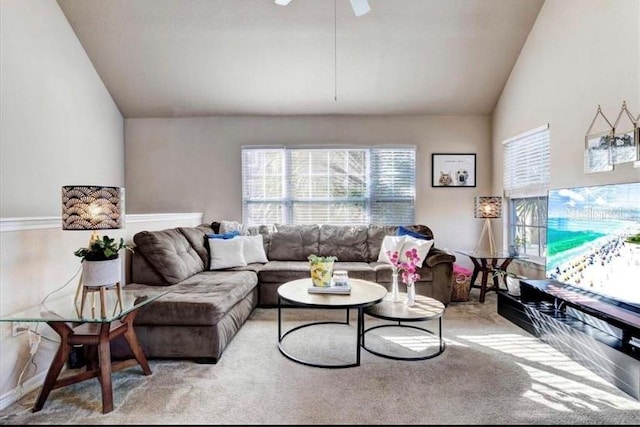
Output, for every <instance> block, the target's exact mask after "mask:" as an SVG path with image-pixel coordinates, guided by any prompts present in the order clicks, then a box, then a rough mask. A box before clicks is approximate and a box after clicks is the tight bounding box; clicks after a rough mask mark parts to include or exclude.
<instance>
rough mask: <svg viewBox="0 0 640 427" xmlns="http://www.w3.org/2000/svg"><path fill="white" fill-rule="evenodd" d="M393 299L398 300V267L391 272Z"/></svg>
mask: <svg viewBox="0 0 640 427" xmlns="http://www.w3.org/2000/svg"><path fill="white" fill-rule="evenodd" d="M391 299H392V300H393V302H398V300H399V298H398V269H397V268H394V269H393V272H392V273H391Z"/></svg>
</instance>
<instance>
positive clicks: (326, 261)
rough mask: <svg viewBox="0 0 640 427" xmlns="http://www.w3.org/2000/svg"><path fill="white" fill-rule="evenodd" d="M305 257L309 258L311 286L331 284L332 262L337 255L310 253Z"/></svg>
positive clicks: (335, 259)
mask: <svg viewBox="0 0 640 427" xmlns="http://www.w3.org/2000/svg"><path fill="white" fill-rule="evenodd" d="M307 259H308V260H309V270H310V271H311V281H312V282H313V286H320V287H327V286H331V276H332V275H333V263H334V262H335V261H337V260H338V257H335V256H318V255H315V254H311V255H309V256H308V257H307Z"/></svg>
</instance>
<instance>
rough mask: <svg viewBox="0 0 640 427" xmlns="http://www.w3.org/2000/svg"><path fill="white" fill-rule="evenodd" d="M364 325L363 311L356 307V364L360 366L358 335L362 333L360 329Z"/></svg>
mask: <svg viewBox="0 0 640 427" xmlns="http://www.w3.org/2000/svg"><path fill="white" fill-rule="evenodd" d="M363 326H364V311H363V309H362V308H361V307H359V308H358V325H357V328H356V366H360V336H361V335H364V334H363V332H362V330H363V329H364V328H363Z"/></svg>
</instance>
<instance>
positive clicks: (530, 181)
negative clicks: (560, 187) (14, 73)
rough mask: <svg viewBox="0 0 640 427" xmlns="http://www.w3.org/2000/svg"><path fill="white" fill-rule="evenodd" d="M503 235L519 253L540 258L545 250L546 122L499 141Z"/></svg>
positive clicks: (547, 161) (547, 134)
mask: <svg viewBox="0 0 640 427" xmlns="http://www.w3.org/2000/svg"><path fill="white" fill-rule="evenodd" d="M503 144H504V145H503V154H504V157H503V161H504V163H503V164H504V175H503V186H504V196H505V198H506V200H507V236H508V237H507V238H508V244H509V245H513V246H514V247H515V248H516V249H517V250H518V251H519V253H520V254H521V255H527V256H529V257H530V258H531V260H533V261H544V257H545V255H546V250H547V229H546V227H547V192H548V190H549V169H550V168H549V126H548V125H545V126H542V127H540V128H537V129H533V130H531V131H529V132H526V133H523V134H521V135H518V136H516V137H513V138H510V139H508V140H506V141H504V143H503Z"/></svg>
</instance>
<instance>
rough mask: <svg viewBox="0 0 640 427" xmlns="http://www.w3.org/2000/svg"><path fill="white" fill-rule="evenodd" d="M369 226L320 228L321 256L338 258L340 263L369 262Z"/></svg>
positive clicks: (323, 226)
mask: <svg viewBox="0 0 640 427" xmlns="http://www.w3.org/2000/svg"><path fill="white" fill-rule="evenodd" d="M367 228H368V227H367V226H365V225H357V226H347V225H322V226H321V227H320V236H319V247H318V252H319V254H320V256H336V257H338V261H359V262H367V261H368V260H369V252H368V247H367Z"/></svg>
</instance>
